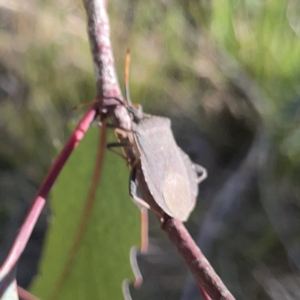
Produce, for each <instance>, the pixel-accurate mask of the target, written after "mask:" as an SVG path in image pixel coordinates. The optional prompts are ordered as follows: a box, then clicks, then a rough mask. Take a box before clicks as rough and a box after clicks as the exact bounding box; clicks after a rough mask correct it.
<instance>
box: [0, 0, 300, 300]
mask: <svg viewBox="0 0 300 300" xmlns="http://www.w3.org/2000/svg"><path fill="white" fill-rule="evenodd" d="M109 15H110V19H111V40H112V44H113V49H114V55H115V60H116V69H117V72H118V75H119V79H120V84H121V86H123V70H124V58H125V53H126V49H127V47H129V48H130V50H131V75H130V90H131V98H132V100H133V102H136V103H141V104H142V105H143V108H144V111H146V112H149V113H153V114H158V115H164V116H167V117H169V118H171V119H172V127H173V130H174V134H175V137H176V140H177V142H178V144H179V145H180V147H182V148H183V149H184V150H185V151H186V152H187V153H188V154H189V155H190V157H191V158H192V160H193V161H194V162H196V163H198V164H201V165H203V166H204V167H205V168H207V170H208V175H209V177H208V179H207V180H206V181H205V182H204V183H203V184H201V186H200V192H199V199H198V204H197V207H196V209H195V211H194V212H193V214H192V216H191V218H190V220H189V222H188V223H187V224H186V225H187V228H188V229H189V231H190V232H191V234H192V235H193V237H194V238H195V240H196V241H197V243H198V245H199V246H200V248H201V249H202V251H203V252H204V254H205V255H206V257H207V258H208V260H209V261H210V262H211V264H212V265H213V267H214V268H215V270H216V271H217V273H218V274H219V275H220V277H221V278H222V279H223V281H224V282H225V284H226V285H227V287H228V288H229V289H230V290H231V291H232V293H233V294H234V295H235V297H236V298H237V299H300V276H299V269H300V207H299V206H300V185H299V180H298V178H299V175H300V161H299V158H298V157H299V155H300V127H299V125H300V119H299V115H298V111H299V109H300V67H299V66H300V18H299V15H300V2H299V1H298V0H211V1H208V0H185V1H181V0H178V1H171V0H157V1H141V0H127V1H120V0H112V1H109ZM0 41H1V42H0V199H1V206H0V222H1V227H0V238H1V249H0V258H1V261H3V260H4V258H5V255H6V254H7V251H8V249H9V247H10V245H11V242H12V240H13V238H14V236H15V234H16V232H17V230H18V227H19V226H20V224H21V222H22V220H23V218H24V216H25V214H26V211H27V209H28V207H29V205H30V203H31V201H32V199H33V197H34V195H35V193H36V191H37V189H38V187H39V185H40V184H41V182H42V180H43V178H44V177H45V175H46V173H47V171H48V170H49V168H50V165H51V162H52V161H53V159H54V158H55V156H56V155H57V153H58V152H59V150H60V149H61V147H62V146H63V145H64V143H65V141H66V139H67V137H68V134H69V131H68V130H67V129H66V125H67V124H69V123H70V122H74V123H76V122H77V121H78V118H79V117H80V116H81V115H82V114H83V111H82V110H79V111H75V112H72V111H71V109H72V107H74V106H75V105H77V104H79V103H82V102H86V101H89V100H91V99H93V97H94V94H95V88H94V77H93V67H92V60H91V55H90V52H89V44H88V39H87V34H86V23H85V11H84V9H83V6H82V4H81V2H80V1H79V0H73V1H71V0H59V1H58V0H52V1H48V0H43V1H42V0H28V1H26V2H22V1H17V0H0ZM49 211H50V209H49V208H46V209H45V210H44V212H43V216H42V218H40V220H39V223H38V224H37V226H36V229H35V231H34V233H33V235H32V238H31V241H30V243H29V245H28V247H27V249H26V251H25V253H24V255H23V257H22V261H21V262H20V265H19V275H18V276H19V279H18V281H19V284H20V285H21V286H24V287H28V285H29V284H30V281H31V278H32V276H34V275H35V273H36V267H37V264H38V258H39V255H40V251H41V249H42V244H43V237H44V234H45V231H46V229H47V216H49V214H50V212H49ZM150 221H151V224H150V241H151V245H150V250H149V254H148V255H146V256H142V257H139V262H140V265H141V269H142V272H143V274H144V276H145V282H144V285H143V287H142V288H141V289H140V290H138V291H134V290H133V291H132V295H133V299H180V300H194V299H195V300H196V299H201V296H200V294H199V290H198V288H197V286H195V284H194V281H193V279H192V277H191V275H190V274H189V272H188V270H187V268H186V267H185V266H184V264H183V263H182V261H181V258H180V257H179V256H178V255H177V253H176V251H175V249H173V247H172V246H171V245H170V243H169V241H168V240H167V238H166V237H165V235H164V233H163V232H161V230H160V228H159V226H158V222H157V221H156V219H155V217H154V216H151V218H150Z"/></svg>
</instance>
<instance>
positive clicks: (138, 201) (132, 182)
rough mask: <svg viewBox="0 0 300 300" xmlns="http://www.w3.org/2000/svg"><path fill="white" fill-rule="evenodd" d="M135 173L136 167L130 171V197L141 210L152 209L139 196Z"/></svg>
mask: <svg viewBox="0 0 300 300" xmlns="http://www.w3.org/2000/svg"><path fill="white" fill-rule="evenodd" d="M135 172H136V168H135V167H134V168H133V169H132V170H131V171H130V176H129V195H130V197H131V198H132V199H133V201H134V202H135V204H136V205H137V206H138V207H139V208H140V209H142V208H146V209H150V206H149V204H148V203H147V202H145V201H144V200H143V199H141V198H140V197H139V196H138V195H137V193H138V190H137V189H138V187H137V183H136V176H135Z"/></svg>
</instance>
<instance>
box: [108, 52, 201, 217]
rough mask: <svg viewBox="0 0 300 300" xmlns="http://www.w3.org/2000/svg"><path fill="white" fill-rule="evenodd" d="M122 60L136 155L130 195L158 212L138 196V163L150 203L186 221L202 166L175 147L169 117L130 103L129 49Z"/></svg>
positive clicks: (196, 193) (192, 204) (142, 204)
mask: <svg viewBox="0 0 300 300" xmlns="http://www.w3.org/2000/svg"><path fill="white" fill-rule="evenodd" d="M126 62H127V63H126V72H125V89H126V98H127V103H128V105H125V106H126V107H127V109H128V111H129V113H130V115H131V117H132V133H133V140H132V145H131V146H134V149H135V152H136V154H137V156H138V158H137V160H138V161H137V162H136V163H135V164H134V167H133V169H132V171H131V175H130V195H131V197H132V198H133V199H134V200H135V202H136V203H137V204H138V205H141V206H144V207H147V208H149V207H150V208H151V209H153V210H154V211H155V212H156V213H158V214H159V215H160V216H161V212H159V211H158V210H157V208H156V207H155V205H153V203H152V204H151V203H147V202H145V201H144V200H142V199H141V198H140V197H139V196H138V194H139V183H138V182H137V179H136V171H137V168H138V167H140V168H141V171H142V174H143V177H144V180H145V183H146V185H147V187H148V190H149V192H150V194H151V196H152V198H153V200H154V203H155V204H156V205H157V206H158V207H159V208H160V209H161V210H162V211H163V212H164V213H166V214H167V215H169V216H171V217H173V218H177V219H179V220H181V221H186V220H187V219H188V217H189V215H190V213H191V212H192V210H193V209H194V207H195V204H196V198H197V195H198V184H199V183H200V182H202V181H203V180H204V179H205V178H206V177H207V172H206V169H205V168H203V167H202V166H200V165H196V164H193V163H192V161H191V160H190V158H189V157H188V155H186V154H185V152H184V151H183V150H182V149H180V148H179V147H178V145H177V144H176V142H175V139H174V136H173V132H172V130H171V121H170V119H168V118H165V117H158V116H154V115H150V114H144V113H143V112H142V111H141V110H139V109H136V108H134V107H133V106H132V104H131V101H130V96H129V89H128V69H129V68H128V65H129V53H127V57H126ZM119 101H120V100H119ZM120 102H121V101H120ZM121 103H123V102H121ZM116 145H117V144H111V145H109V146H116Z"/></svg>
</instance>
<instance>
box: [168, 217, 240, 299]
mask: <svg viewBox="0 0 300 300" xmlns="http://www.w3.org/2000/svg"><path fill="white" fill-rule="evenodd" d="M162 228H163V229H164V230H165V231H166V233H167V234H168V236H169V239H170V240H171V241H172V243H173V244H174V245H175V246H176V248H177V250H178V251H179V253H180V254H181V256H182V257H183V259H184V260H185V262H186V263H187V265H188V267H189V269H190V270H191V272H192V273H193V275H194V277H195V279H196V281H197V283H198V284H199V286H201V287H203V288H204V290H205V291H206V292H207V293H208V295H209V296H210V297H211V298H212V299H222V300H225V299H226V300H233V299H234V297H233V296H232V294H231V293H230V292H229V290H228V289H227V288H226V286H225V285H224V283H223V282H222V280H221V279H220V277H219V276H218V275H217V274H216V273H215V271H214V269H213V268H212V266H211V265H210V263H209V262H208V261H207V259H206V258H205V256H204V255H203V254H202V252H201V250H200V249H199V247H198V246H197V245H196V243H195V241H194V240H193V239H192V237H191V236H190V234H189V232H188V231H187V229H186V228H185V227H184V225H183V224H182V222H180V221H179V220H176V219H173V218H168V219H166V220H165V221H164V223H163V224H162Z"/></svg>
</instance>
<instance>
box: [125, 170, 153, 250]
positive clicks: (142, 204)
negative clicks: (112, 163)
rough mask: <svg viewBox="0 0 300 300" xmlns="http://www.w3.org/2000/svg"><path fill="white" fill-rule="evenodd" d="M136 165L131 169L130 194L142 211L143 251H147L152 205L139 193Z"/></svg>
mask: <svg viewBox="0 0 300 300" xmlns="http://www.w3.org/2000/svg"><path fill="white" fill-rule="evenodd" d="M135 175H136V167H134V168H133V169H131V171H130V176H129V194H130V196H131V198H132V199H133V201H134V202H135V204H136V205H137V206H138V208H139V209H140V211H141V253H145V252H147V251H148V245H149V241H148V234H149V233H148V223H149V222H148V209H150V206H149V204H148V203H147V202H145V201H144V200H143V199H141V198H140V197H139V196H138V195H137V189H138V187H137V183H136V176H135Z"/></svg>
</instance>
